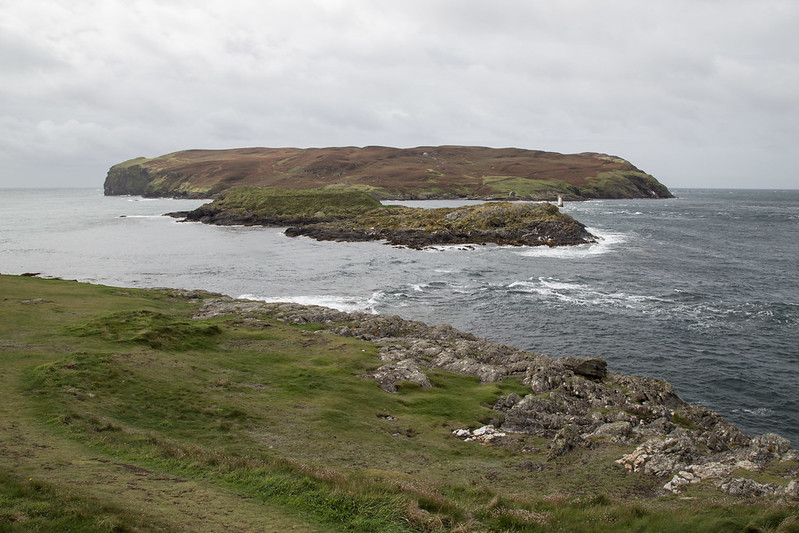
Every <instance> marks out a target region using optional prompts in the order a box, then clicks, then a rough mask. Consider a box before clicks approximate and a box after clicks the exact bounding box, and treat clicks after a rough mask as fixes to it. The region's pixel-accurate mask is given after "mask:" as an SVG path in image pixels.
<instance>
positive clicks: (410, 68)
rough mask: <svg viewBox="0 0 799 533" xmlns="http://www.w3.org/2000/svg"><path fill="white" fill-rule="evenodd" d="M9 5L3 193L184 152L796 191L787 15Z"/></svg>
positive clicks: (445, 1) (650, 8) (472, 1)
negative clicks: (507, 149)
mask: <svg viewBox="0 0 799 533" xmlns="http://www.w3.org/2000/svg"><path fill="white" fill-rule="evenodd" d="M0 7H2V9H3V13H4V18H3V20H1V21H0V36H1V37H0V60H2V62H0V75H2V76H3V79H4V83H3V84H2V86H0V169H14V170H13V171H11V170H0V186H10V185H14V184H16V183H18V180H19V179H20V178H19V176H20V174H24V173H27V174H29V175H28V176H26V179H25V183H35V184H39V185H63V184H72V185H90V186H91V185H97V184H99V183H101V182H102V179H103V177H104V174H105V170H106V169H107V166H109V165H110V164H113V163H114V162H117V161H121V160H124V159H128V158H130V157H134V156H139V155H148V156H155V155H159V154H162V153H166V152H169V151H173V150H178V149H183V148H192V147H207V148H212V147H219V148H224V147H231V146H244V145H260V146H287V145H294V146H325V145H367V144H384V145H396V146H415V145H422V144H481V145H489V146H519V147H523V148H533V149H549V150H557V151H563V152H569V151H584V150H592V151H604V152H611V153H616V154H618V155H621V156H623V157H627V158H628V159H630V160H632V161H633V162H634V163H635V164H637V165H639V166H640V167H642V168H644V169H646V170H647V171H650V172H652V173H653V174H655V175H656V176H657V177H659V178H660V179H661V180H662V181H664V182H665V183H666V184H667V185H670V186H686V185H693V186H700V185H702V186H712V185H715V184H718V185H719V186H726V185H735V186H746V185H747V184H750V183H751V184H756V185H759V186H763V185H766V183H764V182H763V181H762V180H760V179H759V177H758V178H757V179H754V178H753V176H752V175H751V171H752V170H751V169H755V168H760V167H762V166H763V165H768V166H769V168H770V169H771V171H770V172H769V175H770V176H772V177H771V178H770V180H771V181H770V182H769V183H773V184H774V185H773V186H796V183H794V182H793V181H792V180H793V179H794V178H793V177H792V174H791V173H792V172H793V168H794V166H795V162H796V161H795V159H796V158H795V155H794V149H793V146H794V145H795V144H796V142H797V140H799V120H797V119H799V117H797V116H796V115H797V109H799V59H798V58H797V57H796V54H795V50H796V48H797V44H799V43H798V42H797V41H799V38H798V37H797V36H796V35H795V34H796V32H795V30H794V28H795V27H797V26H799V24H797V23H799V5H797V4H795V3H793V2H785V1H779V0H766V1H763V2H757V3H753V2H743V1H730V2H724V3H722V2H716V1H712V0H704V1H691V2H689V1H687V0H673V1H669V2H666V1H665V0H663V1H652V2H637V1H634V0H608V1H607V2H594V1H588V0H567V1H565V2H539V1H532V2H531V1H526V0H525V1H522V0H499V1H497V2H484V1H477V0H465V1H464V0H459V1H455V0H439V1H436V2H429V1H426V2H423V1H421V0H408V1H405V2H367V1H365V0H337V1H333V0H328V1H324V2H321V1H320V2H313V1H297V0H295V1H274V2H256V1H239V2H222V1H221V0H209V1H208V2H205V3H203V4H198V3H195V2H158V1H156V0H134V1H132V2H125V3H123V2H121V1H111V0H109V1H104V2H80V3H74V4H70V5H69V6H67V7H69V9H66V7H65V6H64V5H63V4H61V3H60V2H56V1H55V0H52V1H48V0H42V1H38V2H25V3H11V2H3V1H2V0H0ZM40 14H41V16H39V15H40ZM746 154H750V155H746ZM65 167H68V168H70V169H75V171H74V172H73V171H71V170H70V172H67V173H61V174H60V169H64V168H65ZM26 169H27V170H26ZM78 169H82V170H78ZM62 176H63V178H62ZM783 176H788V177H783ZM697 180H699V181H697Z"/></svg>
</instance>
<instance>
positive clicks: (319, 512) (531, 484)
mask: <svg viewBox="0 0 799 533" xmlns="http://www.w3.org/2000/svg"><path fill="white" fill-rule="evenodd" d="M0 294H1V295H2V302H0V357H2V366H0V388H1V390H2V391H3V398H4V401H3V402H2V404H0V450H2V451H0V482H1V483H0V529H2V530H19V531H28V530H37V529H38V530H65V529H72V530H87V531H103V530H108V531H111V530H195V531H223V530H228V531H233V530H267V531H285V530H287V529H290V528H292V527H295V528H296V529H294V530H297V531H342V530H350V531H420V530H421V531H439V530H442V531H443V530H458V531H485V530H492V531H502V530H508V531H510V530H514V531H743V530H748V531H796V530H797V528H798V527H799V515H797V510H796V508H795V507H790V506H784V505H779V504H775V503H758V502H740V501H736V500H733V499H730V498H728V497H725V496H722V495H719V493H718V492H716V491H715V490H712V489H711V488H708V487H703V486H696V487H692V488H691V490H690V491H689V492H688V493H687V496H688V497H687V498H677V497H667V498H661V497H658V496H657V494H656V492H655V491H656V488H657V487H658V486H659V485H662V481H661V482H660V483H657V481H656V480H653V479H651V478H649V477H647V476H644V475H640V474H634V473H628V472H626V471H624V469H622V468H621V467H619V466H618V465H616V464H615V463H614V462H613V460H614V459H615V458H617V457H618V456H619V454H620V453H621V452H623V451H625V448H623V447H619V446H613V445H610V444H608V445H604V446H599V447H597V448H594V449H591V450H577V451H574V452H572V453H569V454H567V455H565V456H563V457H561V458H558V459H556V460H553V461H547V459H546V457H547V450H546V441H544V440H540V439H536V438H532V437H524V436H514V437H513V438H514V439H517V441H515V442H513V443H512V445H510V446H506V447H494V446H483V445H480V444H477V443H469V442H463V441H462V440H460V439H457V438H455V437H453V436H452V435H451V432H452V430H453V429H457V428H466V427H477V426H479V425H482V424H483V423H486V422H488V421H489V419H490V418H491V417H493V416H496V412H494V411H492V410H491V409H490V407H491V405H492V404H493V402H494V401H495V400H496V398H498V397H499V396H501V395H506V394H508V393H510V392H517V393H523V392H524V389H523V388H522V387H521V386H520V385H519V384H518V383H515V382H514V381H513V380H510V381H506V382H504V383H493V384H480V383H479V382H478V381H477V380H476V379H474V378H471V377H467V376H462V375H458V374H452V373H448V372H440V371H439V372H431V373H430V375H429V377H430V380H431V381H432V383H433V385H434V386H433V387H431V388H424V389H423V388H419V387H417V386H411V385H407V386H401V387H400V390H399V392H398V393H397V394H388V393H385V392H383V391H381V390H380V389H379V387H378V386H377V384H376V383H375V382H373V381H369V380H366V379H363V377H362V376H364V375H365V374H366V373H367V372H369V371H370V370H373V369H374V368H376V367H377V366H379V365H380V361H379V360H378V358H377V348H376V347H375V346H374V345H372V344H370V343H367V342H364V341H360V340H357V339H351V338H343V337H338V336H331V335H328V334H319V333H314V331H315V330H317V329H319V328H321V327H322V326H321V325H316V324H305V325H302V326H296V325H294V326H292V325H286V324H284V323H282V322H279V321H276V320H274V319H273V318H272V317H269V316H263V317H261V318H259V319H257V320H247V321H244V320H241V319H240V318H236V317H221V318H215V319H206V320H196V319H192V318H191V317H192V316H193V315H194V314H195V312H196V310H197V309H198V307H199V306H200V304H201V300H202V298H205V297H207V295H204V294H186V293H183V292H179V291H142V290H134V289H120V288H111V287H102V286H91V285H83V284H78V283H74V282H68V281H61V280H42V279H37V278H25V277H14V276H0ZM325 327H327V326H325ZM763 475H764V476H768V475H779V473H778V472H772V473H768V472H766V473H764V474H763Z"/></svg>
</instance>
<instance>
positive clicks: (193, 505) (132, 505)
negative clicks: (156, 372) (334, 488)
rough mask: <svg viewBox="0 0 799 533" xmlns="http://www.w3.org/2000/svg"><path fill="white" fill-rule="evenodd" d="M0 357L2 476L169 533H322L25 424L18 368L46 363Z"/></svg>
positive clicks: (223, 492)
mask: <svg viewBox="0 0 799 533" xmlns="http://www.w3.org/2000/svg"><path fill="white" fill-rule="evenodd" d="M4 352H5V350H4V349H3V347H0V365H2V370H0V391H2V393H1V394H0V395H1V396H2V401H0V469H2V470H3V471H5V472H6V473H8V474H9V475H11V476H19V477H20V478H22V479H26V478H27V479H31V480H33V481H40V482H44V483H47V484H48V485H50V486H53V487H56V488H58V489H59V490H61V489H63V490H64V491H65V494H69V495H71V496H73V497H78V498H81V499H85V500H88V501H97V502H98V503H103V504H114V505H117V506H119V507H124V508H128V509H131V510H134V511H135V512H136V513H140V514H141V515H142V516H147V517H152V518H153V519H154V522H156V523H165V524H167V525H169V526H171V527H173V528H175V529H177V530H187V531H208V532H212V531H226V532H227V531H297V532H306V531H322V530H321V529H318V528H316V527H314V526H311V525H302V524H298V521H299V519H298V518H297V517H295V516H289V515H287V514H286V513H285V512H283V511H281V510H280V509H279V508H275V507H272V506H269V505H265V504H262V503H259V502H255V501H253V500H252V499H247V498H244V497H242V496H240V495H237V494H235V493H234V492H233V491H231V490H227V489H225V488H224V487H219V486H215V485H213V484H211V483H208V482H205V481H201V480H193V479H182V478H177V477H174V476H171V475H168V474H164V473H163V472H157V471H153V470H149V469H146V468H142V467H139V466H137V465H133V464H127V463H122V462H118V461H116V460H114V459H113V458H111V457H104V456H103V455H101V454H98V452H97V451H96V450H92V449H91V448H89V447H87V446H84V445H82V444H81V443H79V442H75V441H72V440H70V439H67V438H64V437H63V436H60V435H58V434H57V433H56V431H55V430H53V429H52V428H49V427H47V426H46V425H44V424H41V423H40V422H38V421H36V420H33V419H32V415H31V414H29V411H28V408H27V406H26V405H25V402H24V398H23V396H22V395H21V394H20V392H19V389H18V387H19V385H18V384H19V383H20V380H19V378H20V377H21V375H22V373H23V371H24V369H25V368H26V367H28V366H32V365H35V364H41V363H44V362H46V359H45V358H44V357H43V356H39V357H35V356H34V357H31V358H30V359H28V360H27V361H25V362H24V364H23V363H19V362H16V360H17V357H14V358H13V359H14V361H9V358H8V357H4V356H3V355H4ZM6 353H7V352H6ZM37 359H40V360H38V361H37Z"/></svg>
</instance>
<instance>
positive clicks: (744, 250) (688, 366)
mask: <svg viewBox="0 0 799 533" xmlns="http://www.w3.org/2000/svg"><path fill="white" fill-rule="evenodd" d="M673 192H674V193H675V194H676V196H677V197H676V198H674V199H668V200H594V201H588V202H574V203H567V204H566V205H565V206H564V207H563V209H562V210H563V211H564V212H566V213H569V214H570V215H572V216H573V217H575V218H576V219H577V220H579V221H581V222H582V223H584V224H585V225H586V226H588V228H589V230H590V231H591V232H592V233H593V234H594V235H596V236H597V237H598V242H596V243H595V244H586V245H581V246H573V247H558V248H548V247H535V248H527V247H505V246H494V245H484V246H449V247H439V248H433V249H429V250H424V251H419V250H410V249H406V248H398V247H393V246H390V245H387V244H384V243H381V242H371V243H369V242H367V243H342V242H317V241H314V240H311V239H309V238H306V237H300V238H290V237H286V236H285V235H284V234H283V230H284V229H285V228H261V227H243V226H228V227H219V226H209V225H204V224H200V223H187V222H180V221H178V220H176V219H174V218H171V217H167V216H163V214H164V213H167V212H172V211H181V210H188V209H193V208H194V207H197V206H199V205H201V204H202V203H204V201H203V200H176V199H146V198H141V197H134V196H115V197H106V196H103V193H102V190H100V189H0V272H1V273H3V274H22V273H39V274H40V275H41V276H49V277H61V278H65V279H75V280H78V281H82V282H89V283H99V284H106V285H113V286H122V287H175V288H185V289H205V290H209V291H214V292H219V293H224V294H227V295H230V296H233V297H241V298H251V299H259V300H267V301H290V302H298V303H303V304H317V305H324V306H329V307H335V308H337V309H341V310H345V311H366V312H369V313H378V314H381V315H399V316H401V317H403V318H407V319H413V320H421V321H424V322H426V323H428V324H437V323H449V324H452V325H453V326H455V327H457V328H459V329H461V330H464V331H468V332H471V333H474V334H476V335H478V336H481V337H484V338H487V339H490V340H492V341H496V342H501V343H505V344H510V345H513V346H516V347H519V348H523V349H526V350H530V351H532V352H535V353H544V354H547V355H549V356H552V357H563V356H572V357H601V358H602V359H605V360H606V361H607V362H608V366H609V368H610V369H611V370H614V371H619V372H623V373H626V374H635V375H645V376H651V377H655V378H660V379H665V380H667V381H669V382H670V383H671V384H672V385H673V386H674V388H675V389H676V391H677V393H678V394H679V395H680V396H681V397H682V398H684V399H685V400H686V401H688V402H691V403H696V404H701V405H704V406H706V407H709V408H711V409H713V410H715V411H717V412H719V413H720V414H722V415H723V416H724V417H725V418H727V419H728V420H730V421H732V422H734V423H736V424H737V425H739V426H740V427H741V428H742V429H743V430H744V431H746V432H747V433H750V434H753V435H755V434H762V433H770V432H774V433H778V434H780V435H782V436H784V437H787V438H789V439H791V441H792V442H793V444H794V445H799V190H782V191H778V190H721V189H709V190H705V189H676V190H674V191H673ZM403 203H405V204H406V205H417V206H422V207H425V206H428V207H438V206H449V205H454V203H453V202H450V201H427V202H403ZM461 203H462V202H461Z"/></svg>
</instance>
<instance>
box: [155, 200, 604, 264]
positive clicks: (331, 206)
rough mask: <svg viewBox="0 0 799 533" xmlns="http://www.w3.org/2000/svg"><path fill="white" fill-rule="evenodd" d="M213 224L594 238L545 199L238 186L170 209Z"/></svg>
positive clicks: (413, 242)
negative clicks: (423, 203) (392, 200)
mask: <svg viewBox="0 0 799 533" xmlns="http://www.w3.org/2000/svg"><path fill="white" fill-rule="evenodd" d="M170 215H172V216H175V217H182V218H183V219H184V220H186V221H199V222H204V223H207V224H217V225H248V226H252V225H259V226H285V227H287V229H286V230H285V234H286V235H288V236H290V237H296V236H308V237H312V238H315V239H317V240H335V241H373V240H382V241H386V242H387V243H389V244H393V245H397V246H405V247H408V248H415V249H422V248H426V247H430V246H435V245H462V244H465V245H474V244H488V243H492V244H499V245H513V246H541V245H546V246H568V245H578V244H587V243H591V242H595V240H596V239H595V237H594V236H593V235H591V234H590V233H589V232H588V231H587V230H586V228H585V226H584V225H583V224H581V223H580V222H578V221H576V220H575V219H574V218H572V217H571V216H569V215H567V214H565V213H561V212H560V210H559V209H558V208H557V206H555V205H552V204H550V203H528V202H488V203H484V204H479V205H468V206H461V207H452V208H437V209H425V208H421V207H406V206H399V205H383V204H382V203H381V202H380V201H378V200H377V199H376V198H375V197H374V196H373V195H372V194H371V193H367V192H358V191H340V190H301V189H274V188H258V187H242V188H237V189H230V190H228V191H225V192H223V193H221V194H220V196H219V197H218V198H216V199H215V200H214V201H213V202H210V203H207V204H204V205H202V206H200V207H198V208H197V209H195V210H193V211H188V212H178V213H170Z"/></svg>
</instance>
